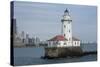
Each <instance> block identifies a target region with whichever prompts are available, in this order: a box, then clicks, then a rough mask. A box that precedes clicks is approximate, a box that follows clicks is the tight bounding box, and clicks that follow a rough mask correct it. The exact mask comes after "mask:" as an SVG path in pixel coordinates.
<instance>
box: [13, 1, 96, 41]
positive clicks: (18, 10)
mask: <svg viewBox="0 0 100 67" xmlns="http://www.w3.org/2000/svg"><path fill="white" fill-rule="evenodd" d="M66 8H67V9H68V11H69V13H70V15H71V18H72V33H73V36H74V37H76V38H78V39H80V40H82V41H89V42H96V41H97V7H96V6H86V5H72V4H52V3H38V2H21V1H15V2H14V18H16V22H17V30H18V32H22V31H24V32H25V33H27V34H29V36H30V37H39V38H40V39H41V40H48V39H51V38H52V37H54V36H56V35H59V34H61V29H62V28H61V25H62V22H61V19H62V16H63V14H64V11H65V9H66Z"/></svg>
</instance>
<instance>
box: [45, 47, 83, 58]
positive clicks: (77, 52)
mask: <svg viewBox="0 0 100 67" xmlns="http://www.w3.org/2000/svg"><path fill="white" fill-rule="evenodd" d="M83 54H84V53H83V51H82V49H81V48H80V47H51V48H50V47H49V48H45V56H44V57H43V58H49V59H51V58H63V57H68V56H71V57H74V56H82V55H83Z"/></svg>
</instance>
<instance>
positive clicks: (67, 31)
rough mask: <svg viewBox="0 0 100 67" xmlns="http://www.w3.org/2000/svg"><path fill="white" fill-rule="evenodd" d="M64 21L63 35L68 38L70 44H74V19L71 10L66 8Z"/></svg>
mask: <svg viewBox="0 0 100 67" xmlns="http://www.w3.org/2000/svg"><path fill="white" fill-rule="evenodd" d="M61 22H62V35H63V36H64V37H65V38H66V39H67V41H66V42H67V43H68V44H69V46H72V19H71V16H70V14H69V11H68V10H67V9H66V10H65V11H64V15H63V18H62V20H61Z"/></svg>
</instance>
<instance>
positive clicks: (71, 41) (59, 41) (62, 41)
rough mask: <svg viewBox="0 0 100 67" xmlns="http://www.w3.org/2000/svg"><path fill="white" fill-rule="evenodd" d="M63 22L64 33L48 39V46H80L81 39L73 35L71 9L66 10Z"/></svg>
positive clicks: (62, 29)
mask: <svg viewBox="0 0 100 67" xmlns="http://www.w3.org/2000/svg"><path fill="white" fill-rule="evenodd" d="M61 22H62V28H61V31H62V34H61V35H56V36H55V37H53V38H51V39H49V40H48V47H80V40H79V39H77V38H76V37H73V36H72V19H71V16H70V13H69V11H68V10H67V9H66V10H65V11H64V15H63V18H62V19H61Z"/></svg>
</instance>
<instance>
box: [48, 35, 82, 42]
mask: <svg viewBox="0 0 100 67" xmlns="http://www.w3.org/2000/svg"><path fill="white" fill-rule="evenodd" d="M64 40H67V39H66V38H65V37H64V36H63V35H57V36H55V37H53V38H51V39H50V40H48V41H64ZM72 40H73V41H80V40H79V39H77V38H75V37H72Z"/></svg>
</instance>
